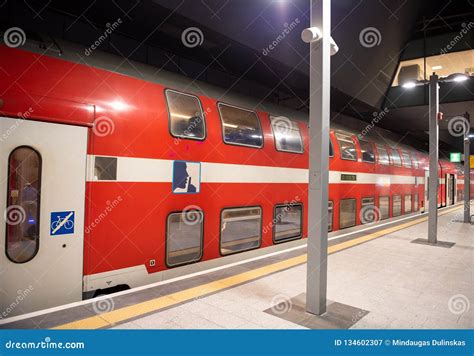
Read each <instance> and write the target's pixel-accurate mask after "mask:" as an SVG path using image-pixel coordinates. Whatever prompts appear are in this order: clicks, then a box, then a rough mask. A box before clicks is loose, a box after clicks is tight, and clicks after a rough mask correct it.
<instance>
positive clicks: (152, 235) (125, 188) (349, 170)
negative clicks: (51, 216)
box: [0, 46, 462, 293]
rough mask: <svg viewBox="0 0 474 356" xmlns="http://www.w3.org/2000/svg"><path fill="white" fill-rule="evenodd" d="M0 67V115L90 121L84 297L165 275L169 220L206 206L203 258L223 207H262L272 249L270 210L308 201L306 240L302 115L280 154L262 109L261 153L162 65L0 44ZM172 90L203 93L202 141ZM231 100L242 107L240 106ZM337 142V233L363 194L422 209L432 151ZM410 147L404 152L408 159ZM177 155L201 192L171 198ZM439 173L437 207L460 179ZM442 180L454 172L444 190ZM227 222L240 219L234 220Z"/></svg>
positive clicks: (213, 104)
mask: <svg viewBox="0 0 474 356" xmlns="http://www.w3.org/2000/svg"><path fill="white" fill-rule="evenodd" d="M0 69H1V70H0V77H1V80H0V93H1V94H0V98H1V99H2V101H3V106H2V107H1V109H0V110H1V111H2V112H3V114H2V116H5V117H18V113H25V112H31V113H30V115H29V117H28V118H27V119H28V120H33V121H43V122H49V123H60V124H65V125H75V126H84V127H87V130H88V144H87V156H88V157H87V158H88V168H87V174H86V183H85V201H84V206H85V221H84V231H85V232H84V252H83V277H84V279H83V291H84V292H90V291H96V290H99V289H102V290H103V289H106V288H108V287H113V286H114V285H124V284H125V285H127V286H130V287H134V286H137V285H141V284H144V283H150V282H155V281H158V280H160V279H159V278H157V277H156V275H157V273H159V272H160V271H164V270H167V269H170V268H173V267H171V265H170V264H167V256H166V251H167V241H166V239H167V222H169V219H170V217H169V216H170V214H171V213H175V212H181V211H183V210H184V209H186V208H187V207H190V206H191V207H194V208H196V209H198V210H201V211H202V213H203V224H202V225H203V227H202V228H203V234H202V238H203V240H202V244H201V253H200V256H199V258H198V260H199V261H206V260H212V259H218V258H221V257H222V255H223V249H222V246H221V243H222V241H221V231H222V229H223V226H222V221H221V220H222V219H223V210H224V209H226V208H239V207H257V208H259V209H260V210H258V209H257V210H256V211H257V212H258V211H260V212H261V231H260V234H261V238H260V240H259V242H258V245H257V246H252V247H251V248H255V247H258V248H265V247H268V246H272V245H274V244H275V238H274V237H275V236H274V234H275V220H274V219H275V207H276V206H279V205H285V204H286V205H290V206H291V205H297V206H301V207H302V211H303V213H301V216H302V220H303V223H302V226H301V234H300V235H301V237H302V238H304V237H306V234H307V226H308V222H307V217H306V215H305V214H304V212H305V211H306V210H305V209H306V207H307V204H308V201H307V183H306V182H305V179H307V174H308V171H307V170H308V141H309V139H308V136H307V135H308V130H307V127H306V124H305V123H304V122H303V121H298V120H295V121H294V123H295V125H297V126H298V129H299V131H300V133H301V138H302V142H303V152H302V153H293V152H282V151H279V150H278V149H277V147H276V141H275V140H276V139H275V127H273V126H272V122H271V117H270V116H271V115H284V114H280V112H274V111H271V112H269V111H270V110H269V111H264V110H261V109H257V111H256V113H257V115H258V121H259V123H260V125H261V132H262V135H263V144H262V147H261V148H255V147H245V146H242V145H232V144H228V143H225V142H224V140H223V137H225V136H223V135H224V134H223V125H222V121H221V117H220V111H219V108H218V103H219V102H220V101H221V99H219V97H211V96H207V95H205V94H203V93H202V92H201V93H196V92H193V90H192V89H189V90H183V89H185V87H186V85H183V84H180V85H177V86H172V85H168V84H167V83H163V84H160V75H161V73H160V72H159V71H158V72H157V73H156V74H155V75H154V77H153V78H154V79H153V80H154V81H156V82H151V81H149V80H148V79H147V80H144V79H141V78H139V76H140V75H139V74H137V77H132V76H127V75H123V74H119V73H114V72H112V71H110V70H105V69H100V68H99V67H93V66H89V65H85V64H82V63H81V60H77V61H75V62H73V61H70V60H65V59H62V58H54V57H53V56H50V55H42V54H41V53H39V52H38V51H35V52H31V51H26V50H19V49H11V48H7V47H5V46H1V47H0ZM190 87H191V86H190ZM167 89H173V90H177V91H178V92H189V93H190V94H195V95H196V96H197V97H198V98H199V101H200V103H201V106H202V110H203V112H204V114H205V115H204V120H205V138H204V139H203V140H194V139H186V138H176V137H173V136H172V135H171V134H170V118H169V110H168V105H167V100H166V96H165V90H167ZM229 104H232V105H238V106H240V107H242V106H243V105H241V102H239V103H237V102H229ZM30 108H32V110H30ZM253 108H254V107H253V106H247V107H245V109H248V110H252V109H253ZM298 115H300V114H297V115H296V116H298ZM300 118H301V117H290V119H300ZM101 124H102V125H105V130H106V131H108V132H105V133H106V134H104V131H101V130H104V127H103V128H100V126H99V125H101ZM107 125H108V126H107ZM337 134H341V135H343V138H342V139H344V137H347V136H344V135H346V134H348V135H350V140H352V143H353V145H354V147H350V146H351V144H350V142H349V143H348V145H349V146H348V147H346V148H344V149H345V150H346V153H347V154H348V155H349V156H350V155H351V154H352V155H354V154H355V155H356V159H355V160H354V161H352V160H344V159H342V158H341V157H342V155H343V154H342V146H341V142H342V141H341V138H340V137H337V136H336V135H337ZM330 138H331V144H332V147H333V156H332V157H331V158H330V189H329V200H330V201H331V202H332V213H331V215H330V217H331V226H332V230H333V231H335V230H339V229H340V228H342V226H341V221H343V222H344V225H345V226H349V225H353V224H352V222H354V223H355V225H359V224H361V223H362V222H363V221H361V217H362V216H363V212H361V210H362V209H363V206H362V202H363V199H365V198H373V201H371V200H370V199H369V200H368V202H369V203H370V202H372V203H373V205H375V206H376V207H377V208H378V211H377V214H380V213H381V212H380V209H381V207H380V204H381V201H380V199H379V198H380V197H389V200H388V201H389V204H388V209H389V217H393V216H394V215H403V214H408V213H411V212H416V211H420V210H423V209H424V207H425V206H426V202H425V183H426V182H425V172H426V171H427V165H428V161H427V156H426V155H425V154H422V153H420V152H415V150H413V149H410V148H409V147H406V146H399V147H397V148H395V146H393V145H392V146H393V147H389V145H388V144H387V143H384V142H381V141H380V140H379V141H377V142H374V140H373V139H372V138H371V137H370V136H368V137H366V138H361V137H358V135H357V133H354V132H348V131H344V130H339V129H338V128H335V129H334V130H332V131H331V137H330ZM350 140H349V141H350ZM361 141H368V142H369V144H370V146H371V147H372V149H373V154H374V159H375V162H374V163H369V162H364V161H363V159H362V158H363V156H362V148H361ZM380 147H385V148H386V149H388V150H389V151H393V150H397V151H398V152H399V155H400V159H401V160H402V165H401V166H396V165H395V164H394V163H396V162H394V160H393V157H392V155H391V157H390V162H389V164H388V165H383V164H381V163H380V162H381V153H380V152H379V149H380ZM354 148H355V151H354ZM378 148H379V149H378ZM404 153H408V157H409V159H410V162H407V157H406V156H405V157H404V155H403V154H404ZM368 154H369V156H370V153H368ZM97 157H107V158H116V159H117V160H112V161H110V162H115V164H116V165H117V166H116V171H115V172H114V174H115V177H112V178H115V179H105V180H97V176H96V174H97V171H96V170H95V169H94V166H93V165H94V162H95V159H96V158H97ZM369 159H370V158H369ZM175 161H185V162H199V163H200V170H201V172H200V182H199V183H200V184H199V185H200V186H199V192H198V193H197V192H196V193H194V194H174V192H173V189H174V188H173V179H174V178H173V177H172V172H171V167H172V162H175ZM415 161H417V162H418V163H416V162H415ZM407 166H410V167H407ZM188 168H189V167H188ZM165 170H166V172H164V171H165ZM439 179H440V182H441V184H440V189H439V205H440V206H445V205H451V204H454V203H455V202H456V200H457V199H458V198H459V197H460V194H461V191H462V177H461V176H460V175H459V173H458V172H457V167H456V166H455V165H454V164H452V163H449V162H445V161H440V176H439ZM446 179H448V180H449V179H453V182H450V183H449V184H450V185H449V187H450V188H448V189H449V190H450V191H449V192H448V191H447V188H446V187H447V186H448V184H446V182H445V180H446ZM196 183H197V182H196ZM398 196H400V199H401V200H400V203H398V198H397V197H398ZM394 197H395V198H394ZM408 197H410V198H408ZM350 199H355V201H349V200H350ZM405 199H407V200H406V201H405ZM408 199H409V201H408ZM345 200H348V201H347V202H344V203H343V204H344V207H342V208H341V201H345ZM394 200H395V201H394ZM364 202H366V203H367V201H365V200H364ZM369 203H368V204H369ZM299 204H301V205H299ZM354 204H355V205H354ZM398 204H400V214H398ZM369 205H370V204H369ZM354 206H355V210H354V209H353V207H354ZM394 207H395V210H397V211H394ZM341 210H342V214H341ZM353 210H354V211H353ZM376 210H377V209H376ZM297 213H298V212H297ZM237 215H238V214H237ZM237 215H236V216H237ZM342 215H343V216H342ZM229 221H238V219H237V220H231V218H229ZM297 237H299V236H297ZM40 238H41V237H40ZM39 253H41V245H40V249H39ZM193 262H196V259H195V260H193ZM179 264H180V263H178V265H179ZM138 275H140V276H139V277H137V276H138ZM57 292H58V291H55V292H52V293H57Z"/></svg>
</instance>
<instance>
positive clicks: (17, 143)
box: [0, 117, 87, 319]
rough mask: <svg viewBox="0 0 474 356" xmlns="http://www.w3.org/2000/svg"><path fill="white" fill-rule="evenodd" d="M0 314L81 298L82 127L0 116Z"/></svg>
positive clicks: (84, 138)
mask: <svg viewBox="0 0 474 356" xmlns="http://www.w3.org/2000/svg"><path fill="white" fill-rule="evenodd" d="M0 137H1V140H0V162H1V163H0V164H1V166H0V175H1V180H0V182H1V187H0V206H1V208H0V209H1V210H0V212H1V214H2V215H1V216H2V221H0V246H1V247H0V319H4V318H7V317H11V316H15V315H19V314H23V313H27V312H32V311H36V310H40V309H44V308H49V307H53V306H57V305H61V304H65V303H69V302H74V301H79V300H81V298H82V275H83V266H82V264H83V237H84V236H83V229H84V204H85V174H86V154H87V151H86V149H87V128H85V127H77V126H69V125H60V124H52V123H44V122H38V121H27V120H20V119H11V118H3V117H0Z"/></svg>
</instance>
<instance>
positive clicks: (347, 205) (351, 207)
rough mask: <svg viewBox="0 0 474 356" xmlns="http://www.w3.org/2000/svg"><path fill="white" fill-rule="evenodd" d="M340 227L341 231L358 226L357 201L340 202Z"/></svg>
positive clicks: (344, 200)
mask: <svg viewBox="0 0 474 356" xmlns="http://www.w3.org/2000/svg"><path fill="white" fill-rule="evenodd" d="M340 204H341V206H340V209H339V218H340V220H339V226H340V228H341V229H344V228H346V227H351V226H354V225H355V224H356V200H355V199H343V200H341V202H340Z"/></svg>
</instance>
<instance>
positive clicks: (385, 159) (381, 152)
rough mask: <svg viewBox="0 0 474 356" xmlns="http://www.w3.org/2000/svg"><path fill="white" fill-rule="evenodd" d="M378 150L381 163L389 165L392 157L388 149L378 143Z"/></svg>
mask: <svg viewBox="0 0 474 356" xmlns="http://www.w3.org/2000/svg"><path fill="white" fill-rule="evenodd" d="M377 152H378V154H379V164H383V165H385V166H388V165H389V164H390V159H389V157H388V152H387V149H386V148H384V147H382V146H380V145H377Z"/></svg>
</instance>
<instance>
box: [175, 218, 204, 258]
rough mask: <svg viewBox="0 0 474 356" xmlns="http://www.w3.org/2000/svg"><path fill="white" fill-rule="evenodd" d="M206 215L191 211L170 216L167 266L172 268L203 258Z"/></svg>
mask: <svg viewBox="0 0 474 356" xmlns="http://www.w3.org/2000/svg"><path fill="white" fill-rule="evenodd" d="M203 225H204V215H203V213H202V211H200V210H189V211H183V212H178V213H171V214H169V215H168V221H167V225H166V264H167V265H168V266H170V267H174V266H179V265H182V264H186V263H191V262H197V261H199V260H200V259H201V257H202V240H203Z"/></svg>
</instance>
